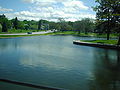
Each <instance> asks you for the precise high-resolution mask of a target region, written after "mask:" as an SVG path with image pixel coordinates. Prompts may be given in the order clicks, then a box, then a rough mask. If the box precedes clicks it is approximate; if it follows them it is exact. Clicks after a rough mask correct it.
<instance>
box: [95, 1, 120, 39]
mask: <svg viewBox="0 0 120 90" xmlns="http://www.w3.org/2000/svg"><path fill="white" fill-rule="evenodd" d="M96 2H97V3H98V5H97V6H96V7H94V10H95V11H96V17H97V20H98V21H99V23H98V25H97V29H98V30H100V32H101V30H105V31H102V32H106V33H107V40H109V36H110V33H111V32H119V33H120V25H119V24H120V10H119V8H120V0H96ZM117 26H118V27H117ZM99 27H101V28H99ZM113 30H114V31H113Z"/></svg>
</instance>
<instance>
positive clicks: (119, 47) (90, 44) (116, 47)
mask: <svg viewBox="0 0 120 90" xmlns="http://www.w3.org/2000/svg"><path fill="white" fill-rule="evenodd" d="M73 44H76V45H85V46H92V47H99V48H106V49H117V50H120V45H113V44H103V43H90V42H83V41H80V40H73Z"/></svg>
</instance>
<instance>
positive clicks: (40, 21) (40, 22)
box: [38, 20, 42, 30]
mask: <svg viewBox="0 0 120 90" xmlns="http://www.w3.org/2000/svg"><path fill="white" fill-rule="evenodd" d="M41 26H42V20H39V22H38V30H41Z"/></svg>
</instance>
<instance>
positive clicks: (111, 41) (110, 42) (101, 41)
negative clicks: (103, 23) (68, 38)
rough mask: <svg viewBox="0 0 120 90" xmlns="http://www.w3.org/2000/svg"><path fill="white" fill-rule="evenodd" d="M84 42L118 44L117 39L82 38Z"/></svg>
mask: <svg viewBox="0 0 120 90" xmlns="http://www.w3.org/2000/svg"><path fill="white" fill-rule="evenodd" d="M82 41H83V42H90V43H102V44H113V45H117V40H82Z"/></svg>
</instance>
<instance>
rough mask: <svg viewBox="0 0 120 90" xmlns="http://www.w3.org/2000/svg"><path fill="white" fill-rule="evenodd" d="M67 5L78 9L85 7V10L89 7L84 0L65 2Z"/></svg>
mask: <svg viewBox="0 0 120 90" xmlns="http://www.w3.org/2000/svg"><path fill="white" fill-rule="evenodd" d="M63 4H64V6H65V7H68V8H71V7H73V8H76V9H83V10H87V9H88V7H87V6H85V5H84V3H83V2H82V1H78V0H73V1H71V2H63Z"/></svg>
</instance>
